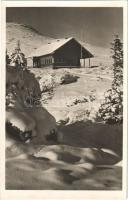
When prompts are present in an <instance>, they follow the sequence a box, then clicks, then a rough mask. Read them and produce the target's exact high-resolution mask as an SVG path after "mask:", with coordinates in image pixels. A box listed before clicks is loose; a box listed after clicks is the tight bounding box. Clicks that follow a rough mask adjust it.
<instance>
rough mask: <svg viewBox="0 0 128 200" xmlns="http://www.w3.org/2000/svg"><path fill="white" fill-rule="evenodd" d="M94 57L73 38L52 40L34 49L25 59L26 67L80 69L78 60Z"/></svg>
mask: <svg viewBox="0 0 128 200" xmlns="http://www.w3.org/2000/svg"><path fill="white" fill-rule="evenodd" d="M92 57H94V56H93V55H92V54H91V53H90V52H89V51H88V50H87V49H86V48H85V47H84V46H82V45H81V44H80V43H79V42H78V41H77V40H76V39H74V38H63V39H56V40H52V41H50V42H49V43H47V44H44V45H43V46H41V47H40V48H38V49H36V50H35V51H34V52H32V53H31V55H29V56H28V58H27V63H28V66H33V67H36V68H43V67H48V66H51V67H53V68H59V67H80V59H89V65H90V58H92Z"/></svg>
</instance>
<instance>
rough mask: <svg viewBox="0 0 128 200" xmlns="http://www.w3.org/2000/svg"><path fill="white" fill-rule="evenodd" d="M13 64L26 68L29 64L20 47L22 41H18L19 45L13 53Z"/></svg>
mask: <svg viewBox="0 0 128 200" xmlns="http://www.w3.org/2000/svg"><path fill="white" fill-rule="evenodd" d="M11 65H13V66H16V67H18V68H24V67H26V65H27V61H26V58H25V55H24V53H22V51H21V48H20V41H19V40H18V41H17V46H16V48H15V50H14V52H13V53H12V55H11Z"/></svg>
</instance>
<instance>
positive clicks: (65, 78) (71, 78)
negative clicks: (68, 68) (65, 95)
mask: <svg viewBox="0 0 128 200" xmlns="http://www.w3.org/2000/svg"><path fill="white" fill-rule="evenodd" d="M77 79H78V77H77V76H74V75H73V74H70V73H69V72H66V73H65V74H64V75H63V76H62V77H61V84H69V83H73V82H76V81H77Z"/></svg>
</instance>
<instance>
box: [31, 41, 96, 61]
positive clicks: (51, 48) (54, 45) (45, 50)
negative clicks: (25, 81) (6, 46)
mask: <svg viewBox="0 0 128 200" xmlns="http://www.w3.org/2000/svg"><path fill="white" fill-rule="evenodd" d="M72 39H74V38H72V37H70V38H61V39H54V40H52V41H50V42H49V43H47V44H44V45H42V46H41V47H40V48H38V49H36V50H35V51H34V52H32V53H31V54H30V55H29V56H28V58H29V57H38V56H44V55H48V54H52V53H54V52H55V51H56V50H58V49H59V48H60V47H62V46H63V45H65V44H66V43H67V42H69V41H70V40H72ZM74 40H75V41H76V42H77V43H78V44H79V45H81V46H82V44H80V43H79V42H78V41H77V40H76V39H74ZM82 48H83V49H84V50H86V51H87V52H88V54H89V55H90V57H93V55H92V54H91V53H90V52H89V51H88V50H87V49H85V47H84V46H82Z"/></svg>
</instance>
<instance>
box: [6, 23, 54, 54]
mask: <svg viewBox="0 0 128 200" xmlns="http://www.w3.org/2000/svg"><path fill="white" fill-rule="evenodd" d="M6 38H7V50H8V52H9V54H10V53H12V51H13V50H14V48H15V46H16V42H17V40H20V43H21V49H22V51H23V52H24V53H25V55H26V56H27V55H28V54H30V52H32V51H34V50H35V49H36V48H38V47H40V46H41V45H42V44H43V43H46V42H48V41H49V40H52V38H50V37H47V36H43V35H41V34H40V33H39V32H37V31H36V30H35V29H33V28H32V27H30V26H26V25H23V24H17V23H7V24H6Z"/></svg>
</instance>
